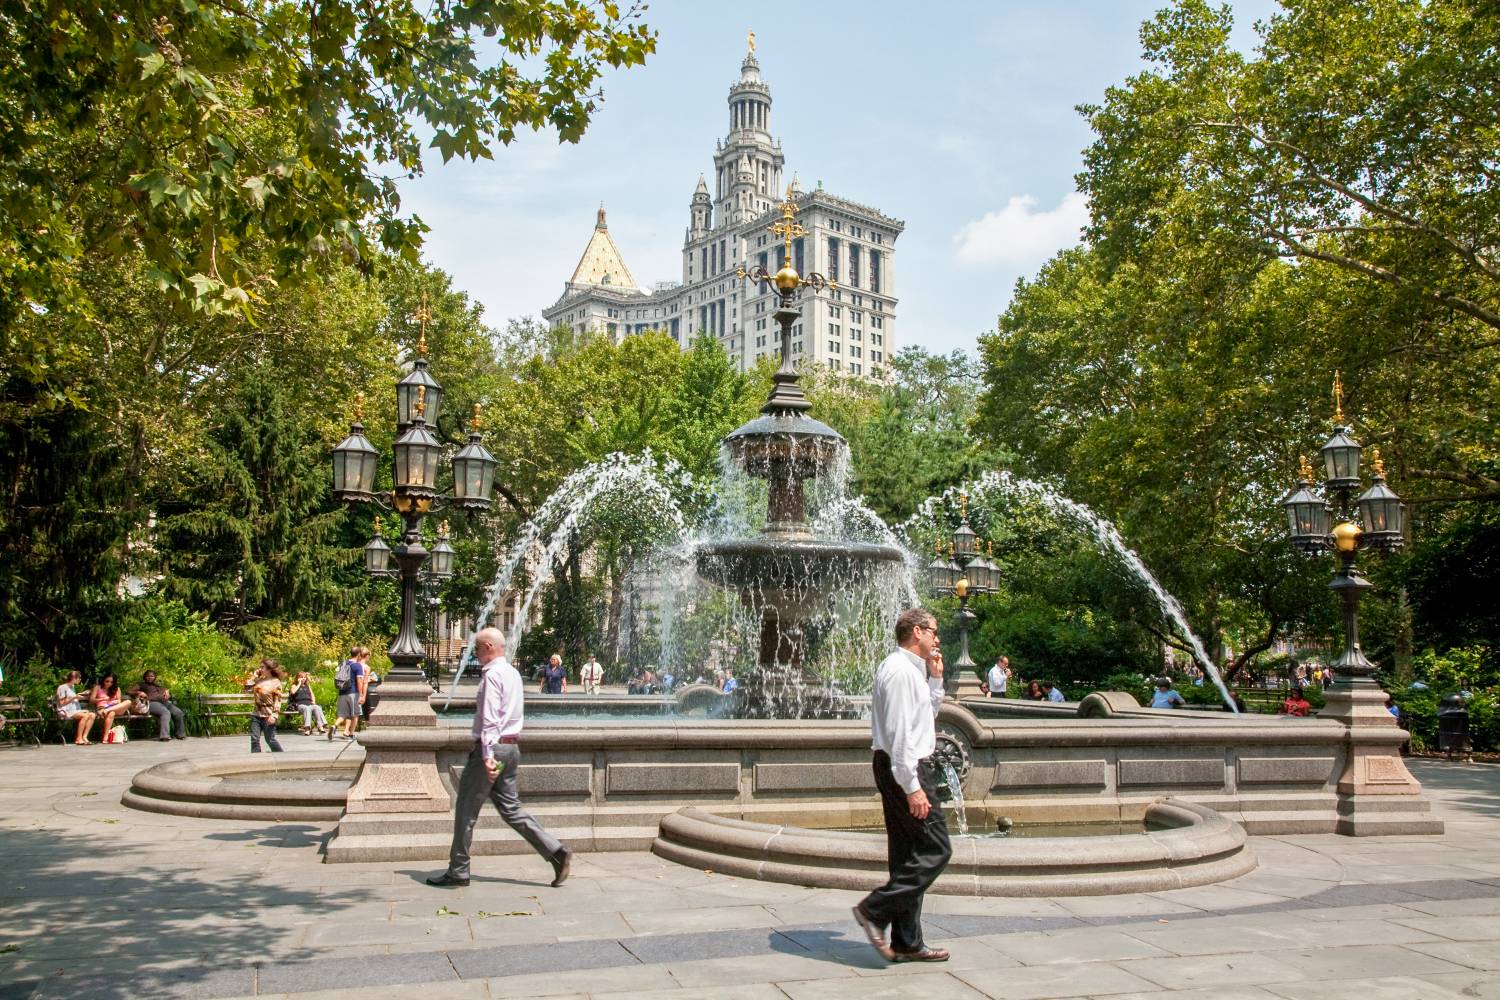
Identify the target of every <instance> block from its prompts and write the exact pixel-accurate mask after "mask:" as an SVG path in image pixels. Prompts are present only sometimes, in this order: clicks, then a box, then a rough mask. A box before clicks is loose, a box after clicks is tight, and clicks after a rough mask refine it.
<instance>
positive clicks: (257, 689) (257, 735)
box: [246, 659, 286, 753]
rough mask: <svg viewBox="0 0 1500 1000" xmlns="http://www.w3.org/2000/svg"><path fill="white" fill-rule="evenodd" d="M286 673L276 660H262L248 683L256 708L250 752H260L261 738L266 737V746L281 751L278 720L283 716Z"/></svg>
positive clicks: (252, 720) (251, 729)
mask: <svg viewBox="0 0 1500 1000" xmlns="http://www.w3.org/2000/svg"><path fill="white" fill-rule="evenodd" d="M285 677H286V673H285V672H284V671H283V670H282V669H281V664H279V663H277V662H276V661H275V660H269V659H268V660H261V661H260V669H259V670H258V671H256V673H255V675H254V677H253V678H252V680H251V682H250V683H249V684H247V685H246V687H247V688H248V689H249V691H250V696H251V697H252V698H253V699H255V708H254V710H253V711H252V712H251V715H250V752H251V753H260V739H261V737H262V736H264V737H265V738H266V746H267V747H269V748H270V750H271V752H272V753H281V744H280V743H279V742H277V740H276V722H277V720H278V719H280V718H281V698H282V683H281V682H282V680H283V679H284V678H285Z"/></svg>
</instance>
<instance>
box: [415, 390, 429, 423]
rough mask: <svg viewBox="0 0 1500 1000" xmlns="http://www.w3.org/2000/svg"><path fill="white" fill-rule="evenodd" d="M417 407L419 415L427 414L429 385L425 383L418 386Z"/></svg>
mask: <svg viewBox="0 0 1500 1000" xmlns="http://www.w3.org/2000/svg"><path fill="white" fill-rule="evenodd" d="M415 409H416V411H417V416H418V417H424V416H426V415H427V387H426V386H425V385H419V386H417V405H416V407H415Z"/></svg>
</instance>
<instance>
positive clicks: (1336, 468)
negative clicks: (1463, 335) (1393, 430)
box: [1283, 374, 1405, 723]
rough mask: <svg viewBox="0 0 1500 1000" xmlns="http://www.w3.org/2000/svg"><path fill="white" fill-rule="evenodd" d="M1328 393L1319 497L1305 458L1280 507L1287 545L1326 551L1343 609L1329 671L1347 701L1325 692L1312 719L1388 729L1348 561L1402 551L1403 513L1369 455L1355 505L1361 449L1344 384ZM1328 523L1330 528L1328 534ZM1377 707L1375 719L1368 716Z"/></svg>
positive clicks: (1356, 577)
mask: <svg viewBox="0 0 1500 1000" xmlns="http://www.w3.org/2000/svg"><path fill="white" fill-rule="evenodd" d="M1333 385H1334V388H1333V393H1334V432H1333V436H1332V437H1330V438H1329V439H1328V443H1327V444H1325V445H1323V448H1322V457H1323V490H1322V496H1319V495H1318V494H1317V493H1314V492H1313V478H1314V476H1313V467H1312V463H1311V462H1309V461H1308V460H1307V458H1306V457H1305V456H1304V457H1303V459H1302V467H1301V470H1300V476H1299V479H1298V482H1297V488H1296V489H1295V490H1293V491H1292V492H1291V494H1290V495H1288V496H1287V498H1286V499H1285V500H1284V501H1283V506H1284V507H1285V508H1286V514H1287V528H1288V534H1289V536H1290V539H1291V542H1292V544H1293V545H1294V546H1296V547H1297V549H1298V550H1299V551H1301V552H1303V553H1306V554H1307V555H1309V556H1317V555H1321V554H1323V553H1324V552H1328V551H1330V550H1331V551H1332V552H1333V553H1334V555H1336V556H1337V557H1338V560H1339V566H1338V568H1337V569H1336V570H1335V572H1334V575H1333V580H1332V582H1330V583H1329V584H1328V586H1329V589H1331V590H1332V591H1333V592H1334V593H1336V594H1338V595H1339V598H1340V600H1341V601H1342V602H1343V605H1344V651H1343V652H1342V653H1340V654H1339V657H1338V659H1337V660H1335V661H1334V662H1333V664H1332V667H1333V672H1334V678H1335V692H1337V693H1339V694H1340V695H1345V696H1346V697H1335V696H1334V692H1330V695H1329V698H1328V707H1327V708H1325V709H1324V710H1323V712H1321V713H1319V714H1320V715H1322V716H1331V717H1340V718H1342V717H1344V716H1346V715H1350V714H1351V713H1352V714H1355V715H1360V716H1362V717H1363V718H1364V720H1365V721H1367V722H1370V721H1374V722H1382V723H1384V722H1394V719H1393V718H1392V717H1391V715H1390V714H1389V713H1388V712H1387V711H1386V709H1385V692H1384V691H1382V690H1381V689H1380V687H1379V685H1378V684H1376V683H1375V676H1374V675H1375V665H1374V664H1373V663H1371V662H1370V661H1369V660H1368V659H1366V658H1365V654H1364V650H1363V649H1361V648H1360V643H1359V602H1360V599H1361V598H1362V597H1364V594H1365V591H1367V590H1369V589H1370V586H1371V584H1370V581H1368V580H1366V579H1365V578H1364V576H1363V575H1362V574H1361V573H1360V571H1359V567H1358V566H1357V565H1356V563H1355V559H1356V557H1357V556H1358V554H1359V551H1360V550H1361V549H1373V550H1375V551H1377V552H1393V551H1395V550H1397V549H1399V548H1401V546H1402V543H1403V537H1402V524H1403V522H1404V519H1405V509H1404V505H1403V504H1402V503H1401V498H1400V497H1398V496H1396V494H1395V493H1394V492H1393V491H1392V490H1391V488H1390V487H1389V486H1387V485H1386V483H1385V463H1384V462H1382V461H1381V459H1380V452H1379V451H1378V450H1376V449H1371V456H1370V457H1371V461H1370V465H1371V468H1372V469H1373V470H1374V475H1373V477H1372V482H1371V484H1370V488H1369V489H1367V490H1365V491H1364V492H1363V493H1361V494H1359V496H1358V498H1355V496H1354V494H1355V491H1356V490H1358V489H1359V488H1360V487H1361V486H1363V485H1364V482H1363V479H1362V478H1361V475H1360V452H1361V451H1362V450H1363V449H1362V448H1361V446H1360V443H1359V442H1358V441H1356V440H1354V438H1353V437H1352V436H1351V435H1350V428H1349V427H1348V426H1347V425H1346V424H1345V422H1344V401H1343V384H1342V382H1341V380H1340V379H1339V377H1338V375H1337V374H1335V375H1334V383H1333ZM1335 518H1336V520H1337V523H1334V524H1332V526H1331V527H1330V522H1331V521H1334V520H1335ZM1356 518H1358V520H1356ZM1377 704H1378V713H1376V712H1374V711H1369V708H1370V706H1372V705H1377Z"/></svg>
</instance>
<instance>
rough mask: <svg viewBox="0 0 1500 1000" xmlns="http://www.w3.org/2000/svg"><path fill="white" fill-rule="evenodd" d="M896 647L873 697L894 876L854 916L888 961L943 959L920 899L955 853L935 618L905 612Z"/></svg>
mask: <svg viewBox="0 0 1500 1000" xmlns="http://www.w3.org/2000/svg"><path fill="white" fill-rule="evenodd" d="M896 645H897V647H898V648H897V649H896V651H895V652H893V653H891V654H890V655H889V656H887V657H886V658H885V660H884V661H882V662H881V664H880V666H879V668H878V669H877V670H876V671H875V692H874V695H873V697H872V699H871V703H870V747H871V750H872V756H873V760H872V767H873V768H874V771H875V787H876V788H878V789H879V790H880V805H881V810H882V812H883V813H884V816H885V834H886V844H887V852H888V863H889V870H890V879H889V881H887V882H886V883H885V884H884V885H882V886H881V887H880V888H878V889H876V890H875V891H874V892H872V893H870V894H869V895H868V896H866V897H865V898H864V899H863V900H861V901H860V902H859V904H858V905H857V906H855V907H854V919H855V920H856V921H857V922H858V923H859V925H860V927H861V928H863V930H864V932H865V936H866V937H867V938H868V939H869V941H870V944H871V945H872V946H873V947H874V948H875V950H876V951H877V952H879V953H880V954H881V956H882V957H884V958H885V959H886V960H887V961H892V962H944V961H947V959H948V952H947V951H946V950H944V949H942V948H929V947H928V946H927V945H926V943H925V942H924V941H923V940H922V897H923V895H924V894H925V893H926V892H927V888H928V887H929V886H930V885H932V883H933V882H934V881H936V880H937V877H938V876H939V875H940V874H942V871H943V868H944V867H946V866H947V864H948V859H949V858H950V857H952V855H953V847H952V845H951V843H950V842H949V839H948V825H947V823H946V822H945V821H944V819H943V810H942V809H941V808H940V807H939V805H938V799H937V786H936V784H935V783H934V781H933V777H932V753H933V750H935V749H936V746H937V744H936V733H935V731H934V729H933V720H934V719H936V718H937V713H938V708H939V706H941V705H942V703H943V667H942V661H941V660H940V659H935V657H934V654H935V653H936V652H937V648H938V633H937V619H935V618H933V616H932V615H931V613H929V612H927V611H925V610H923V609H922V608H908V609H907V610H905V611H903V612H901V614H900V616H899V617H897V619H896ZM886 928H890V941H889V943H887V941H886Z"/></svg>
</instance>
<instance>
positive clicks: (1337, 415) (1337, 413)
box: [1333, 368, 1344, 424]
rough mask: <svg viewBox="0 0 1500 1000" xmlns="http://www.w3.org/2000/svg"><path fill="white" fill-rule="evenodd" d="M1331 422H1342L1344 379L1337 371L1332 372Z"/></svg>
mask: <svg viewBox="0 0 1500 1000" xmlns="http://www.w3.org/2000/svg"><path fill="white" fill-rule="evenodd" d="M1333 422H1334V423H1336V424H1342V423H1343V422H1344V379H1343V376H1342V375H1340V374H1339V370H1338V369H1337V368H1335V369H1334V370H1333Z"/></svg>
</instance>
